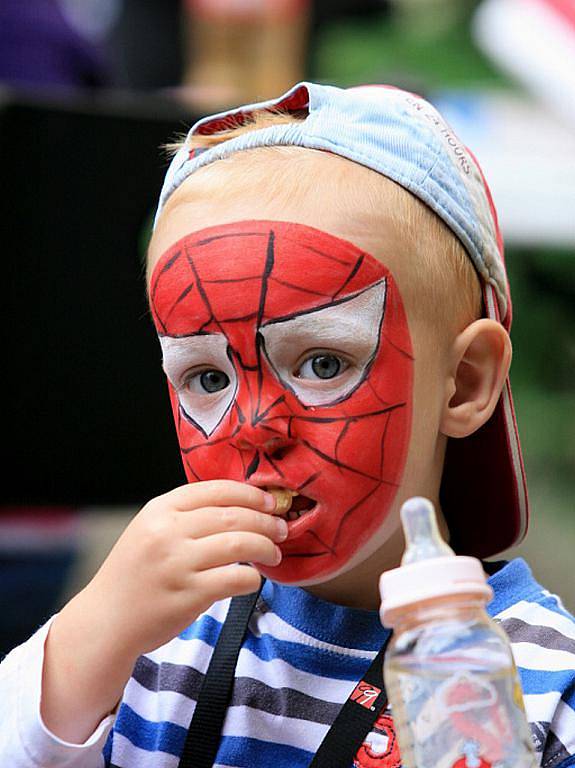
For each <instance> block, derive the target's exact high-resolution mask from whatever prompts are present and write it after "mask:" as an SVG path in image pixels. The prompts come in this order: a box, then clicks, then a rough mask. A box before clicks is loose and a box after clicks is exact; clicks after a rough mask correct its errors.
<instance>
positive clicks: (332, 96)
mask: <svg viewBox="0 0 575 768" xmlns="http://www.w3.org/2000/svg"><path fill="white" fill-rule="evenodd" d="M263 110H281V111H285V112H290V111H293V112H297V113H298V117H301V116H302V114H303V115H304V117H303V119H300V120H297V121H294V122H289V123H284V124H274V125H270V126H266V127H263V128H259V129H257V130H252V131H248V132H245V133H241V134H239V135H238V136H235V137H233V138H231V139H228V140H226V141H223V142H221V143H219V144H217V145H215V146H213V147H210V148H205V149H204V148H202V149H200V150H198V149H192V148H191V147H190V146H189V144H188V143H187V141H186V142H185V143H184V145H183V146H182V148H181V149H180V150H179V151H178V152H177V154H176V155H175V156H174V158H173V160H172V162H171V164H170V167H169V169H168V172H167V174H166V179H165V182H164V186H163V188H162V192H161V195H160V202H159V206H158V212H157V214H156V220H157V217H158V215H159V214H160V212H161V210H162V208H163V206H164V204H165V203H166V201H167V200H168V198H169V197H170V195H171V194H172V193H173V192H174V191H175V190H176V189H177V188H178V187H179V186H180V184H182V182H183V181H184V180H185V179H187V178H188V176H190V174H192V173H194V172H195V171H196V170H198V169H199V168H201V167H203V166H205V165H208V164H210V163H212V162H215V161H217V160H220V159H223V158H225V157H228V156H229V155H231V154H233V153H235V152H240V151H243V150H246V149H253V148H256V147H263V146H277V145H284V146H286V145H289V146H300V147H306V148H308V149H317V150H324V151H329V152H332V153H335V154H338V155H341V156H342V157H345V158H347V159H349V160H352V161H354V162H356V163H359V164H360V165H364V166H366V167H368V168H371V169H373V170H375V171H378V172H379V173H381V174H383V175H384V176H386V177H388V178H390V179H391V180H393V181H395V182H396V183H397V184H400V185H401V186H402V187H404V188H405V189H407V190H408V191H409V192H411V193H412V194H413V195H415V196H416V197H418V198H419V199H420V200H421V201H423V202H424V203H425V204H426V205H427V206H428V207H429V208H431V209H432V210H433V211H434V212H435V213H436V214H437V215H438V216H439V217H440V218H441V219H442V220H443V221H444V222H445V223H446V224H447V226H448V227H449V228H450V229H451V230H452V231H453V232H454V234H455V235H456V236H457V237H458V238H459V240H460V241H461V243H462V244H463V246H464V248H465V250H466V252H467V253H468V255H469V257H470V259H471V261H472V262H473V264H474V266H475V269H476V271H477V273H478V275H479V277H480V280H481V284H482V288H483V304H484V316H485V317H488V318H492V319H494V320H496V321H498V322H500V323H502V324H503V326H504V327H505V328H506V329H507V330H509V328H510V326H511V314H512V311H511V310H512V308H511V296H510V293H509V284H508V280H507V274H506V269H505V260H504V256H503V241H502V237H501V233H500V231H499V225H498V222H497V214H496V212H495V208H494V206H493V201H492V198H491V194H490V191H489V188H488V186H487V183H486V181H485V179H484V176H483V173H482V171H481V169H480V167H479V164H478V163H477V160H476V159H475V157H474V156H473V154H472V153H471V151H470V150H469V149H468V148H467V147H466V146H465V145H464V144H463V143H462V142H461V141H460V140H459V139H458V137H457V136H456V135H455V133H454V131H453V130H452V128H451V127H450V126H449V124H448V123H447V122H446V121H445V120H444V118H443V117H442V116H441V115H440V113H439V112H438V111H437V110H436V109H435V108H434V107H433V106H432V105H431V104H430V103H429V102H428V101H426V100H425V99H423V98H421V97H420V96H418V95H416V94H413V93H409V92H407V91H404V90H401V89H398V88H394V87H392V86H387V85H365V86H358V87H355V88H347V89H343V88H337V87H335V86H330V85H319V84H316V83H309V82H303V83H299V84H297V85H295V86H294V87H293V88H291V89H290V90H289V91H287V93H285V94H283V95H282V96H280V97H279V98H276V99H270V100H267V101H263V102H260V103H256V104H248V105H245V106H242V107H239V108H236V109H231V110H229V111H226V112H220V113H218V114H215V115H212V116H210V117H206V118H203V119H202V120H199V121H198V122H197V123H195V125H193V126H192V128H191V129H190V132H189V134H188V139H189V138H190V137H191V136H193V135H196V134H200V135H209V134H213V133H217V132H219V131H223V130H227V129H230V128H233V127H237V126H240V125H242V124H244V123H245V122H246V121H248V120H249V119H250V117H251V116H253V115H254V114H255V113H257V112H259V111H263ZM441 504H442V509H443V513H444V515H445V517H446V520H447V523H448V525H449V528H450V532H451V535H452V541H451V543H452V546H453V547H454V549H455V550H456V551H457V552H458V553H459V554H469V555H474V556H475V557H481V558H483V557H488V556H492V555H495V554H497V553H499V552H502V551H503V550H505V549H507V548H509V547H510V546H513V545H515V544H517V543H518V542H519V541H521V539H522V538H523V537H524V535H525V533H526V530H527V520H528V501H527V489H526V483H525V472H524V467H523V460H522V456H521V448H520V444H519V435H518V431H517V422H516V418H515V412H514V408H513V400H512V396H511V387H510V383H509V380H507V381H506V382H505V386H504V388H503V391H502V394H501V397H500V400H499V402H498V405H497V407H496V409H495V412H494V413H493V415H492V417H491V418H490V419H489V421H488V422H487V423H486V424H484V425H483V426H482V427H481V428H480V429H479V430H477V431H476V432H475V433H473V434H472V435H470V436H468V437H465V438H457V439H456V438H450V439H449V440H448V445H447V453H446V459H445V466H444V472H443V478H442V487H441Z"/></svg>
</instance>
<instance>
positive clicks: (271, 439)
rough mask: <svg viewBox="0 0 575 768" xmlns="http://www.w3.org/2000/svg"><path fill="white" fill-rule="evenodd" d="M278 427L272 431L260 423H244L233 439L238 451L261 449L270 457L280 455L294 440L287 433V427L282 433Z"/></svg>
mask: <svg viewBox="0 0 575 768" xmlns="http://www.w3.org/2000/svg"><path fill="white" fill-rule="evenodd" d="M280 429H281V428H280ZM280 429H278V428H277V426H276V427H274V429H273V431H272V430H270V429H269V428H266V427H263V426H261V425H256V426H252V425H247V424H244V425H243V427H242V429H241V430H240V432H239V433H238V435H237V437H236V439H235V444H236V446H237V448H238V449H239V450H240V451H253V450H257V451H263V452H264V453H267V454H269V455H270V456H272V457H273V456H275V457H280V456H281V454H282V453H283V452H284V451H285V450H286V449H287V448H289V446H290V445H292V444H293V442H294V441H293V439H292V438H291V437H288V435H287V427H286V431H285V433H283V434H282V431H280ZM274 433H275V434H274Z"/></svg>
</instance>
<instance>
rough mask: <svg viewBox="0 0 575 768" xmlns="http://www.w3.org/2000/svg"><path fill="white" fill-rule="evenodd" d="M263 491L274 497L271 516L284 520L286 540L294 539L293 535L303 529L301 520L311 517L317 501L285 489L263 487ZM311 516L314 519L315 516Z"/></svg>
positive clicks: (269, 486)
mask: <svg viewBox="0 0 575 768" xmlns="http://www.w3.org/2000/svg"><path fill="white" fill-rule="evenodd" d="M263 490H265V491H267V492H268V493H271V494H272V495H273V496H274V497H275V499H276V509H275V511H274V512H273V514H274V515H277V516H278V517H282V518H283V519H284V520H286V522H287V524H288V531H289V536H288V538H294V535H296V533H297V532H298V531H299V529H300V528H302V527H303V526H302V525H301V522H302V520H303V519H304V518H307V517H308V516H310V515H312V513H313V512H314V511H315V510H316V508H317V501H316V500H315V499H311V498H310V497H309V496H305V495H304V494H301V493H299V492H298V491H295V490H293V489H291V488H287V487H281V486H271V485H267V486H263ZM313 516H314V517H315V515H313ZM305 527H306V528H307V527H308V526H307V525H306V526H305Z"/></svg>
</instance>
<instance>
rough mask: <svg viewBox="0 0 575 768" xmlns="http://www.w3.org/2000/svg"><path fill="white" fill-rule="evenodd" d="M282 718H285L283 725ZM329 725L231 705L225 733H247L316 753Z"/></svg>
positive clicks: (240, 734) (229, 734) (224, 729)
mask: <svg viewBox="0 0 575 768" xmlns="http://www.w3.org/2000/svg"><path fill="white" fill-rule="evenodd" d="M280 720H281V721H283V722H282V723H281V725H280V722H279V721H280ZM328 727H329V726H327V725H320V724H319V723H310V722H309V721H307V720H299V719H296V718H291V717H282V716H281V715H270V714H269V713H268V712H262V711H260V710H258V711H257V713H255V712H254V710H253V709H251V707H230V708H229V709H228V713H227V715H226V719H225V722H224V728H223V735H224V736H243V737H245V738H250V739H259V740H260V741H270V742H272V743H274V744H285V745H287V746H290V747H296V748H297V749H305V750H307V751H308V752H315V751H316V750H317V748H318V745H319V744H320V742H321V740H322V739H323V737H324V736H325V734H326V732H327V730H328Z"/></svg>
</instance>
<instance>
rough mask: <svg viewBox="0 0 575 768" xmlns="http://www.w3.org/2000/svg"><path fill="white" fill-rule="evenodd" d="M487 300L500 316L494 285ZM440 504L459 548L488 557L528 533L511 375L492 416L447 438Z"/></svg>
mask: <svg viewBox="0 0 575 768" xmlns="http://www.w3.org/2000/svg"><path fill="white" fill-rule="evenodd" d="M485 305H486V315H487V317H491V318H493V319H497V320H498V319H499V317H498V311H497V307H496V306H494V304H493V296H492V294H491V291H489V290H487V291H486V292H485ZM441 504H442V509H443V513H444V515H445V518H446V522H447V524H448V526H449V529H450V533H451V536H452V541H451V544H452V546H453V547H454V549H455V550H456V551H457V553H458V554H467V555H473V556H475V557H480V558H484V557H489V556H492V555H496V554H498V553H499V552H502V551H503V550H505V549H508V548H509V547H511V546H514V545H516V544H518V543H519V542H520V541H521V540H522V539H523V537H524V536H525V534H526V532H527V523H528V498H527V485H526V480H525V470H524V466H523V458H522V455H521V446H520V443H519V434H518V431H517V421H516V418H515V410H514V408H513V399H512V396H511V385H510V383H509V379H507V380H506V382H505V386H504V388H503V391H502V393H501V397H500V399H499V402H498V404H497V407H496V409H495V411H494V413H493V415H492V416H491V418H490V419H489V421H488V422H487V423H486V424H484V425H483V426H482V427H481V428H480V429H478V430H477V431H476V432H474V433H473V434H472V435H470V436H469V437H465V438H459V439H457V438H450V439H449V440H448V443H447V453H446V457H445V466H444V471H443V480H442V485H441Z"/></svg>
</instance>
